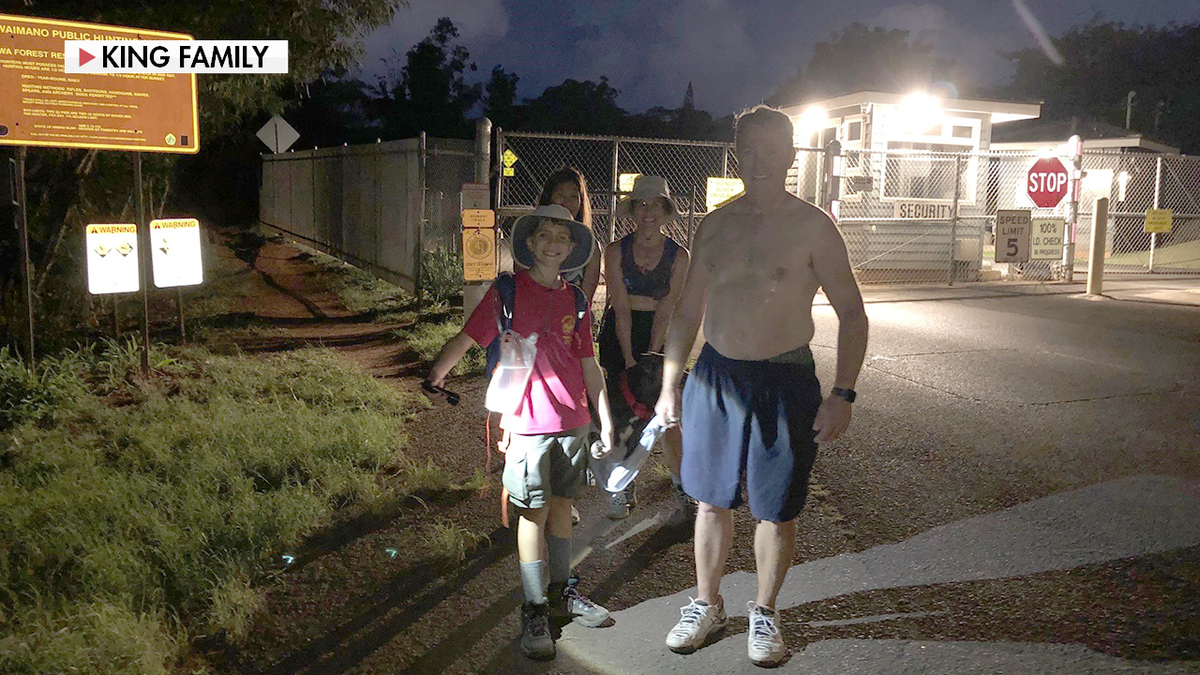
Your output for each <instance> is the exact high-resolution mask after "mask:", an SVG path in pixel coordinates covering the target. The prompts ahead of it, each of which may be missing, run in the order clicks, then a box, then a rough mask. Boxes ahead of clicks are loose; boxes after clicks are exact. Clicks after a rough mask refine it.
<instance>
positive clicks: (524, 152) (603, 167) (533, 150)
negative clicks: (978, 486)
mask: <svg viewBox="0 0 1200 675" xmlns="http://www.w3.org/2000/svg"><path fill="white" fill-rule="evenodd" d="M497 156H498V158H499V160H500V162H501V165H502V166H503V167H504V169H505V170H504V171H502V175H501V177H500V182H499V198H498V200H497V203H498V205H499V213H498V215H499V217H500V220H501V228H502V232H504V233H507V232H508V231H509V230H510V229H511V227H512V222H513V220H514V219H515V218H516V217H518V216H521V215H524V214H526V213H528V212H530V211H531V210H533V209H534V208H535V207H536V206H537V199H538V196H539V195H540V194H541V191H542V185H543V183H544V182H545V180H546V178H547V177H549V176H550V174H552V173H554V172H555V171H557V170H559V169H561V168H563V167H567V166H570V167H574V168H576V169H578V170H579V171H580V173H582V174H583V176H584V178H585V180H586V181H587V188H588V194H589V197H590V201H591V207H592V229H593V230H594V231H595V232H596V236H597V237H599V238H600V239H601V240H602V241H604V242H611V241H614V240H616V239H619V238H620V237H622V236H624V235H626V234H628V233H629V232H631V231H633V223H632V221H630V220H628V219H617V218H614V217H613V214H614V213H615V209H616V205H617V201H618V200H619V199H620V198H621V197H622V196H623V195H624V193H625V191H627V190H628V188H629V186H630V183H631V182H632V180H631V176H632V175H633V174H644V175H652V176H662V177H663V178H666V179H667V183H668V185H669V186H670V188H671V196H672V197H673V198H674V200H675V204H676V206H677V207H678V208H679V211H680V213H681V216H680V218H679V219H678V220H676V221H675V222H674V223H672V224H671V225H669V226H668V227H667V233H668V234H669V235H670V236H671V237H672V238H673V239H675V240H676V241H677V242H679V243H681V244H683V245H688V244H689V243H690V241H691V237H692V234H693V232H694V231H695V226H696V223H697V222H698V221H699V219H700V218H701V217H703V216H704V214H705V213H706V212H707V209H706V208H705V204H706V199H707V190H708V179H709V178H710V177H712V178H736V177H737V162H736V160H735V159H734V155H733V146H732V144H730V143H705V142H695V141H676V140H665V139H645V138H620V137H614V136H576V135H567V134H535V133H513V132H502V133H500V134H499V140H498V143H497ZM623 175H625V176H626V179H625V180H626V185H624V186H622V176H623ZM623 187H624V189H622V188H623Z"/></svg>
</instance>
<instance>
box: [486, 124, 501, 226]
mask: <svg viewBox="0 0 1200 675" xmlns="http://www.w3.org/2000/svg"><path fill="white" fill-rule="evenodd" d="M496 157H499V158H502V157H504V129H501V128H500V127H496ZM489 167H490V165H489ZM494 203H495V205H496V210H497V211H499V210H500V209H501V208H502V207H503V206H504V170H503V169H501V170H500V171H498V172H497V173H496V200H495V202H494ZM497 220H499V218H497Z"/></svg>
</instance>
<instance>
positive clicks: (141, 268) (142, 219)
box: [133, 152, 152, 373]
mask: <svg viewBox="0 0 1200 675" xmlns="http://www.w3.org/2000/svg"><path fill="white" fill-rule="evenodd" d="M133 189H134V190H135V193H134V194H135V196H136V197H137V256H138V283H140V284H141V286H142V373H148V372H150V247H151V245H152V244H151V243H150V228H149V227H147V226H146V202H145V199H144V198H143V195H142V153H141V152H135V153H133Z"/></svg>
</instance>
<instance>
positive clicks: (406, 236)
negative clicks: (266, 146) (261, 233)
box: [259, 137, 475, 291]
mask: <svg viewBox="0 0 1200 675" xmlns="http://www.w3.org/2000/svg"><path fill="white" fill-rule="evenodd" d="M474 166H475V153H474V150H473V146H472V144H471V142H470V141H461V140H453V139H441V138H425V137H422V138H412V139H406V140H401V141H389V142H387V143H374V144H367V145H357V146H343V147H335V148H322V149H316V150H306V151H303V152H288V153H281V154H275V155H265V156H264V157H263V182H262V190H261V193H260V197H259V219H260V220H261V221H262V222H263V223H264V224H266V225H268V226H270V227H273V228H275V229H276V230H279V231H281V232H283V233H284V234H286V235H288V236H292V237H295V238H297V239H301V240H303V241H305V242H306V243H309V244H311V245H314V246H316V247H317V248H321V249H323V250H326V251H328V252H330V253H331V254H333V255H336V256H337V257H339V258H341V259H343V260H346V261H348V262H351V263H353V264H355V265H357V266H359V267H363V268H366V269H369V270H371V271H372V272H374V273H376V274H378V275H379V276H380V277H382V278H384V279H387V280H389V281H391V282H393V283H396V284H399V285H400V286H403V287H405V288H407V289H408V290H410V291H412V290H414V289H415V285H416V280H417V276H418V274H419V271H420V266H421V252H422V251H429V250H432V249H434V248H436V247H438V246H445V247H448V248H451V249H452V250H457V248H458V247H460V246H461V245H460V243H459V237H458V236H457V234H458V231H459V207H458V203H459V191H460V190H461V188H462V184H463V183H464V182H469V181H471V180H472V178H473V176H474Z"/></svg>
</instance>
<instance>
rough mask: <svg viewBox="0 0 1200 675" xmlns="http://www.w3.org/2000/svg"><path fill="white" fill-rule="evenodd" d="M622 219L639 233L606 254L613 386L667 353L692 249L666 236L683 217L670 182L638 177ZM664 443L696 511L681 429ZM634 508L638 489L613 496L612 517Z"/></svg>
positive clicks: (604, 333)
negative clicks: (685, 474)
mask: <svg viewBox="0 0 1200 675" xmlns="http://www.w3.org/2000/svg"><path fill="white" fill-rule="evenodd" d="M616 215H617V217H618V218H620V217H627V218H632V219H633V222H634V226H635V229H634V231H633V232H632V233H630V234H628V235H626V236H624V237H622V238H621V239H619V240H617V241H614V242H613V243H611V244H609V245H608V249H607V251H605V255H604V265H605V271H604V274H605V287H606V288H607V289H608V309H607V311H605V313H604V320H603V322H602V323H601V326H600V335H599V339H598V342H599V347H600V349H599V352H600V353H599V356H600V365H601V366H602V367H603V368H604V370H605V373H606V374H607V376H608V378H609V380H610V381H612V380H614V379H615V378H616V377H617V376H618V375H620V373H621V371H623V370H625V369H626V368H629V367H630V366H633V365H634V364H635V363H637V360H638V358H640V357H641V355H642V354H645V353H646V352H653V351H661V350H662V348H663V343H664V342H666V337H667V325H668V323H669V322H670V321H671V314H672V313H673V312H674V311H675V303H676V301H677V300H678V299H679V293H680V291H682V290H683V281H684V278H685V276H686V275H687V267H688V251H687V249H686V248H684V247H682V246H680V245H679V244H676V243H675V242H674V241H673V240H672V239H671V238H670V237H668V236H667V235H666V234H665V233H664V232H663V227H664V226H666V225H667V224H668V223H670V222H671V221H672V220H675V219H676V218H678V217H679V211H678V209H676V208H675V203H674V202H672V201H671V192H670V189H669V188H668V186H667V181H666V179H665V178H660V177H658V176H640V177H638V179H637V181H636V182H635V183H634V184H633V191H632V192H631V193H630V195H629V196H628V197H627V198H625V199H623V200H622V201H621V202H619V203H618V204H617V211H616ZM610 391H612V390H611V389H610ZM662 441H663V454H664V457H665V459H666V461H667V466H668V468H669V469H670V470H671V480H672V482H673V483H674V485H675V488H676V491H677V494H678V496H679V498H680V503H681V506H685V507H690V505H691V502H690V500H688V499H687V497H686V496H685V495H683V493H682V489H681V488H680V487H679V459H680V446H681V442H680V438H679V428H678V427H674V428H672V429H671V430H669V431H668V432H667V433H666V434H665V435H664V436H663V439H662ZM633 503H634V500H633V494H632V487H630V488H628V489H627V491H626V493H625V494H622V493H616V494H614V495H612V500H611V502H610V504H609V511H608V516H609V517H610V518H624V517H625V516H626V515H628V513H629V509H631V508H632V507H633Z"/></svg>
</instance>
